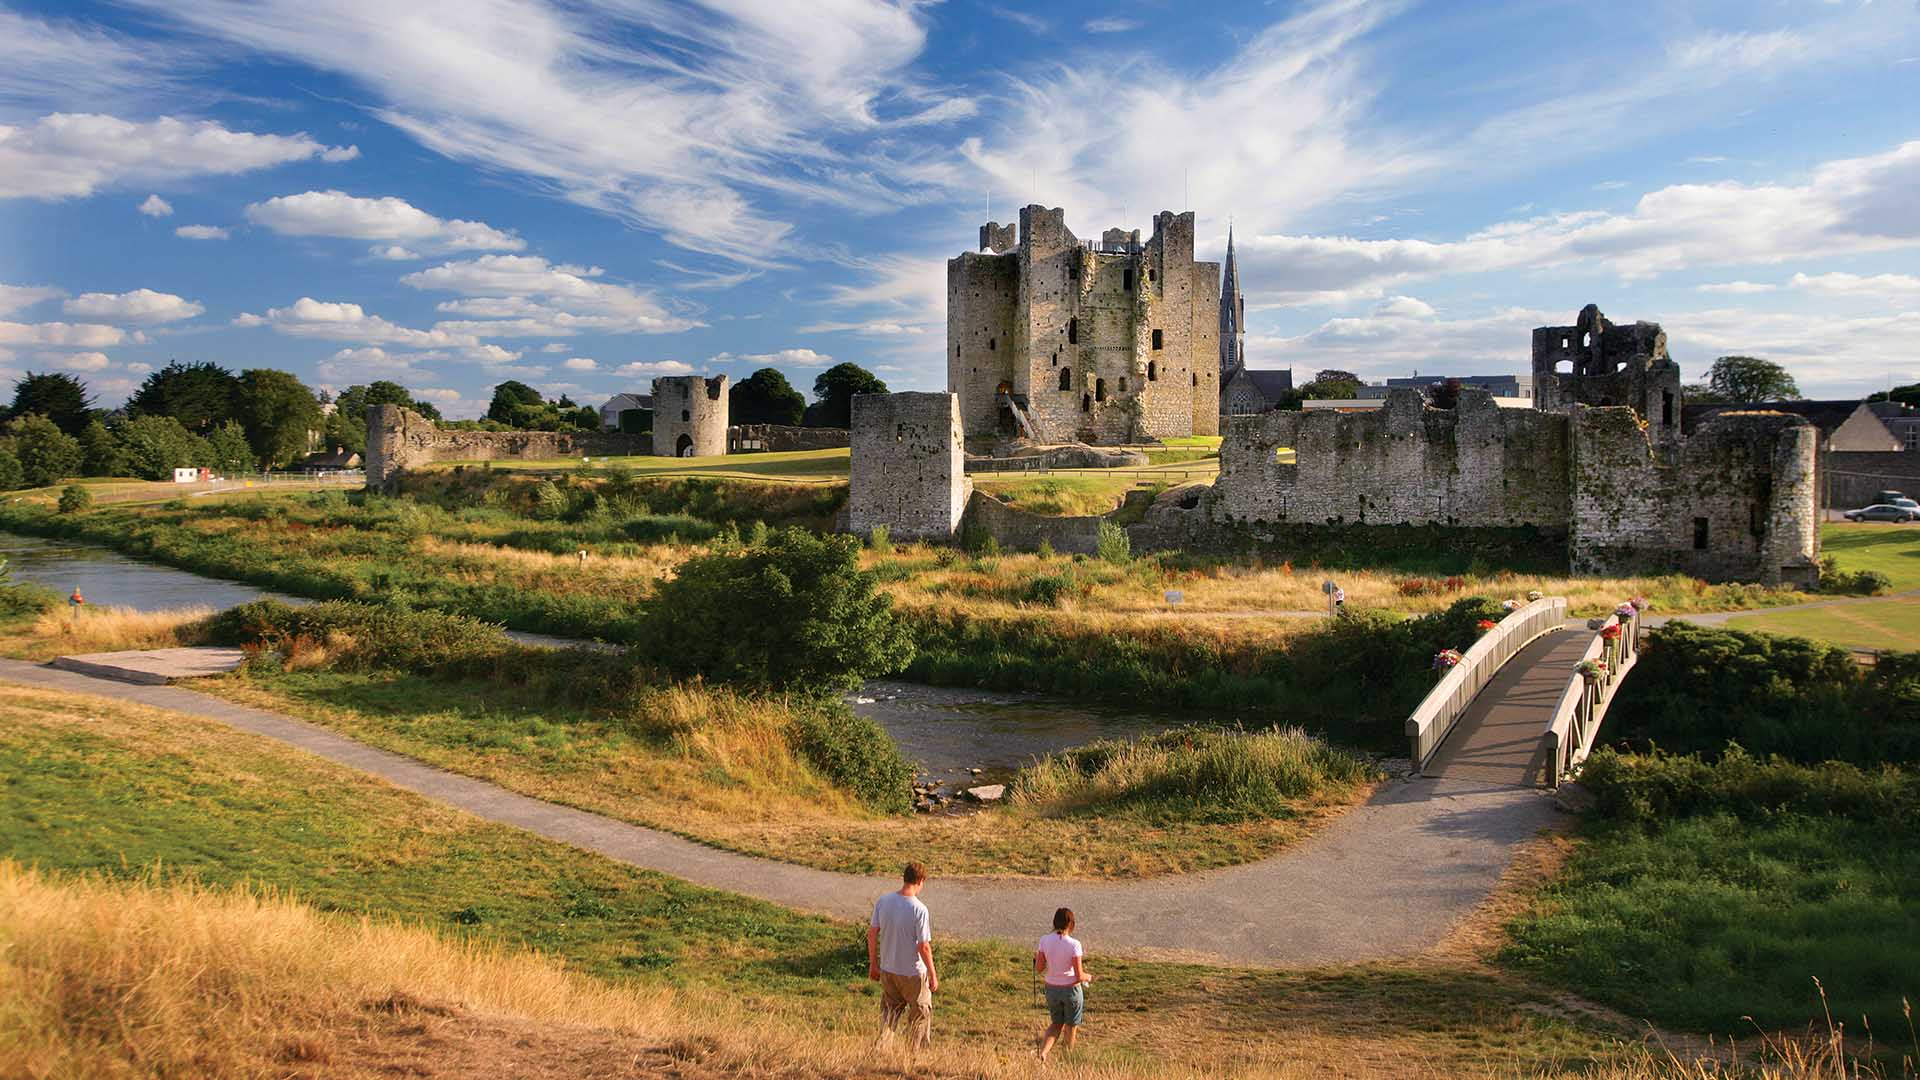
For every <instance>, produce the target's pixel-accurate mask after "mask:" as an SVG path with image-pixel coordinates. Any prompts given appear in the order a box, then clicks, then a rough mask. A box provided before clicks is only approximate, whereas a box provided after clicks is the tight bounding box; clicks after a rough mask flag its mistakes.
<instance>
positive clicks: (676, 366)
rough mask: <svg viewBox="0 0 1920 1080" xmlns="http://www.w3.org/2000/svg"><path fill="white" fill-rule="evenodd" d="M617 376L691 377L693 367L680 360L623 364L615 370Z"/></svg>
mask: <svg viewBox="0 0 1920 1080" xmlns="http://www.w3.org/2000/svg"><path fill="white" fill-rule="evenodd" d="M613 373H614V374H615V375H626V376H629V377H632V376H638V375H656V376H657V375H691V374H693V365H692V364H688V363H683V362H681V361H679V360H646V361H635V362H633V363H631V364H621V365H620V366H619V367H617V368H614V369H613Z"/></svg>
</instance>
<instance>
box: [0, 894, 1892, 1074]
mask: <svg viewBox="0 0 1920 1080" xmlns="http://www.w3.org/2000/svg"><path fill="white" fill-rule="evenodd" d="M1387 1008H1388V1009H1389V1011H1391V1007H1390V1006H1388V1007H1387ZM1185 1011H1186V1010H1181V1009H1176V1010H1174V1015H1161V1016H1159V1017H1155V1018H1153V1019H1155V1020H1156V1021H1157V1022H1159V1023H1160V1024H1161V1025H1163V1026H1167V1025H1169V1024H1170V1023H1178V1024H1179V1025H1180V1026H1182V1027H1184V1026H1185V1025H1186V1024H1187V1023H1188V1022H1191V1021H1192V1020H1196V1019H1197V1020H1199V1021H1200V1022H1201V1023H1202V1024H1203V1025H1204V1024H1205V1023H1206V1017H1209V1016H1211V1017H1212V1018H1213V1024H1214V1025H1215V1027H1214V1032H1213V1036H1214V1037H1213V1038H1212V1039H1207V1038H1206V1037H1205V1035H1204V1032H1200V1033H1192V1034H1197V1035H1199V1036H1200V1039H1199V1040H1198V1041H1197V1043H1196V1044H1195V1046H1194V1047H1193V1049H1198V1050H1200V1051H1201V1052H1200V1053H1198V1054H1194V1055H1192V1056H1187V1055H1179V1056H1166V1057H1152V1058H1150V1059H1147V1060H1139V1061H1137V1062H1133V1063H1125V1062H1120V1063H1116V1062H1114V1061H1113V1060H1112V1059H1111V1058H1110V1057H1109V1058H1107V1060H1105V1061H1102V1062H1100V1063H1099V1064H1097V1065H1093V1066H1091V1067H1088V1066H1086V1065H1082V1064H1080V1063H1075V1062H1073V1061H1071V1060H1065V1061H1059V1062H1056V1064H1055V1065H1054V1066H1053V1067H1052V1068H1051V1069H1050V1070H1049V1071H1050V1072H1057V1073H1059V1074H1060V1075H1065V1076H1085V1077H1099V1078H1110V1080H1127V1078H1136V1077H1137V1078H1152V1080H1162V1078H1164V1077H1168V1076H1276V1077H1282V1076H1297V1077H1306V1076H1350V1077H1395V1078H1400V1077H1410V1076H1413V1077H1425V1076H1472V1075H1534V1076H1557V1075H1580V1076H1585V1077H1598V1078H1603V1080H1682V1078H1690V1080H1720V1078H1725V1077H1731V1076H1735V1075H1739V1076H1745V1077H1750V1078H1753V1080H1789V1078H1791V1080H1815V1078H1819V1077H1834V1078H1836V1080H1839V1078H1843V1077H1857V1076H1870V1075H1877V1074H1876V1073H1873V1072H1872V1071H1870V1070H1862V1071H1854V1068H1856V1067H1858V1066H1859V1064H1860V1063H1857V1062H1853V1061H1851V1060H1850V1059H1849V1057H1848V1055H1847V1053H1846V1052H1845V1050H1844V1048H1843V1047H1841V1046H1839V1045H1838V1040H1833V1041H1829V1042H1825V1043H1821V1042H1818V1041H1816V1042H1814V1043H1813V1044H1811V1045H1807V1044H1799V1043H1792V1042H1774V1043H1772V1044H1771V1045H1769V1046H1766V1047H1763V1048H1762V1053H1761V1055H1760V1059H1759V1060H1756V1061H1749V1062H1738V1061H1737V1060H1725V1061H1723V1060H1720V1059H1717V1058H1711V1057H1709V1058H1699V1059H1694V1058H1686V1057H1682V1056H1680V1055H1678V1054H1676V1053H1673V1052H1668V1051H1655V1050H1648V1049H1645V1048H1640V1047H1631V1046H1621V1047H1618V1048H1617V1050H1616V1052H1615V1053H1614V1054H1612V1055H1610V1059H1608V1060H1602V1061H1599V1062H1597V1063H1592V1064H1583V1065H1582V1066H1580V1067H1577V1068H1575V1069H1572V1070H1569V1071H1567V1072H1562V1071H1561V1070H1560V1069H1558V1068H1556V1067H1555V1066H1554V1064H1553V1063H1551V1062H1535V1063H1532V1064H1531V1066H1529V1065H1528V1064H1527V1063H1523V1062H1519V1061H1514V1062H1501V1063H1496V1064H1492V1065H1489V1064H1487V1063H1482V1064H1480V1065H1478V1066H1473V1065H1468V1064H1466V1063H1464V1062H1462V1061H1458V1060H1452V1061H1448V1060H1434V1059H1432V1058H1429V1057H1427V1055H1426V1054H1424V1053H1423V1052H1422V1050H1421V1049H1420V1048H1419V1046H1418V1037H1417V1036H1416V1035H1414V1033H1412V1032H1404V1033H1401V1034H1404V1036H1406V1037H1405V1038H1404V1039H1403V1038H1397V1037H1395V1034H1396V1033H1394V1032H1391V1031H1387V1032H1380V1033H1378V1034H1377V1035H1375V1036H1374V1037H1372V1038H1364V1037H1363V1038H1355V1037H1354V1035H1353V1034H1352V1031H1353V1030H1354V1029H1356V1028H1357V1029H1360V1030H1363V1031H1364V1030H1366V1029H1367V1028H1369V1027H1370V1026H1371V1025H1369V1024H1368V1023H1367V1022H1366V1018H1364V1017H1353V1018H1350V1022H1349V1023H1348V1024H1345V1025H1342V1024H1340V1023H1339V1022H1338V1020H1337V1019H1336V1018H1333V1017H1328V1018H1326V1019H1327V1021H1328V1022H1329V1026H1330V1027H1331V1028H1332V1029H1333V1030H1328V1031H1324V1032H1323V1031H1314V1030H1311V1029H1308V1030H1295V1031H1294V1032H1292V1033H1291V1034H1292V1037H1291V1038H1289V1039H1287V1040H1285V1041H1275V1040H1272V1039H1269V1038H1266V1037H1265V1036H1264V1033H1262V1032H1258V1031H1250V1030H1229V1029H1228V1028H1226V1027H1224V1026H1222V1025H1221V1021H1223V1020H1226V1019H1227V1018H1226V1017H1224V1016H1222V1015H1221V1014H1220V1013H1219V1012H1218V1011H1217V1010H1202V1011H1201V1012H1200V1013H1199V1014H1197V1015H1196V1016H1193V1017H1187V1016H1181V1015H1178V1014H1180V1013H1184V1012H1185ZM935 1015H936V1018H937V1017H938V1016H939V1015H940V1013H939V1011H938V1008H937V1006H936V1014H935ZM1495 1019H1496V1018H1492V1017H1489V1018H1488V1020H1489V1021H1490V1022H1493V1021H1495ZM1356 1022H1357V1023H1356ZM1496 1026H1497V1025H1496ZM1342 1028H1345V1029H1346V1030H1341V1029H1342ZM1011 1034H1012V1033H1010V1035H1011ZM1099 1035H1100V1033H1099V1032H1098V1030H1097V1029H1096V1030H1094V1031H1092V1032H1090V1036H1089V1039H1088V1041H1089V1042H1090V1043H1092V1042H1094V1041H1095V1040H1097V1039H1098V1038H1099ZM1736 1070H1738V1071H1736ZM1033 1072H1034V1064H1033V1062H1032V1061H1031V1060H1030V1059H1029V1058H1027V1057H1026V1056H1025V1054H1024V1053H1023V1052H1022V1050H1021V1049H1020V1040H1019V1038H1018V1037H1017V1036H1015V1037H1010V1038H1008V1039H1006V1040H1005V1041H1004V1042H1002V1043H1001V1044H1000V1045H981V1044H978V1043H968V1042H967V1041H965V1040H938V1039H937V1040H936V1043H935V1045H934V1048H933V1049H932V1050H931V1051H930V1052H928V1053H926V1054H923V1055H921V1056H920V1057H919V1058H917V1059H915V1060H913V1061H912V1062H911V1065H910V1066H909V1064H908V1062H907V1060H906V1059H904V1058H903V1057H902V1056H901V1054H900V1053H899V1052H898V1051H897V1050H875V1049H874V1048H873V1047H872V1045H871V1044H870V1041H869V1039H868V1038H865V1037H856V1036H850V1035H845V1034H841V1035H835V1034H829V1033H826V1032H824V1031H822V1030H821V1029H820V1028H818V1027H817V1026H810V1025H809V1024H808V1023H807V1021H806V1018H805V1017H804V1016H803V1015H769V1014H768V1013H766V1012H765V1011H755V1012H752V1013H749V1012H748V1011H747V1010H745V1009H743V1008H741V1007H740V1006H738V1005H735V1004H733V1003H730V1002H727V1001H725V1000H722V999H716V998H713V997H709V996H706V995H697V994H687V995H675V994H674V993H673V992H671V991H667V990H643V989H639V988H636V987H629V986H612V985H609V984H606V983H602V982H598V981H595V980H592V979H588V978H585V977H582V976H579V975H575V974H572V973H569V972H568V971H566V970H565V969H564V968H563V967H562V965H560V964H558V963H555V962H553V961H551V960H548V959H546V958H544V957H541V956H539V955H537V954H531V953H524V952H508V951H504V950H501V949H498V948H491V947H486V946H476V945H471V944H456V943H453V942H449V941H446V940H443V939H441V938H439V937H436V936H435V935H433V934H431V933H428V932H426V931H424V930H419V929H413V928H409V927H404V926H396V925H391V924H387V923H383V922H377V921H370V920H361V921H349V920H342V919H334V918H329V917H326V916H323V915H320V914H318V913H316V912H314V911H313V910H312V909H310V908H308V907H306V906H304V905H301V904H298V903H294V902H292V901H290V900H287V899H284V898H282V897H278V896H275V895H272V894H270V893H265V892H259V891H255V892H244V891H243V892H219V891H213V890H208V889H204V888H200V887H197V886H194V885H190V884H170V885H155V884H143V885H108V884H103V883H101V882H98V881H95V880H91V879H85V878H78V879H76V878H61V879H50V878H48V877H45V876H42V875H40V874H38V873H36V872H34V871H32V870H28V869H23V868H22V867H20V866H19V865H18V864H16V863H13V862H11V861H0V1078H5V1080H28V1078H32V1080H55V1078H59V1080H68V1078H72V1080H80V1078H87V1080H94V1078H121V1077H129V1078H130V1077H174V1076H178V1077H196V1078H204V1080H229V1078H232V1080H239V1078H243V1077H244V1078H254V1077H268V1076H271V1077H285V1078H292V1077H308V1078H316V1080H317V1078H320V1077H373V1076H391V1075H414V1076H441V1077H469V1076H472V1077H478V1076H487V1077H529V1078H540V1080H559V1078H561V1077H569V1078H572V1077H602V1076H605V1077H612V1076H624V1077H634V1076H648V1075H656V1076H675V1077H682V1078H689V1080H701V1078H709V1077H731V1076H759V1077H769V1076H776V1077H788V1076H819V1077H879V1076H902V1075H919V1076H934V1077H958V1076H968V1077H980V1078H982V1080H999V1078H1002V1077H1014V1076H1020V1077H1025V1076H1031V1075H1033Z"/></svg>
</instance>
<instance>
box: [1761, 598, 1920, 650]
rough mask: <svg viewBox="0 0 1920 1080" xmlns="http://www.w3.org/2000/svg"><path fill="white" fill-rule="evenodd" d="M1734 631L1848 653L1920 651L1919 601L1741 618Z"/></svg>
mask: <svg viewBox="0 0 1920 1080" xmlns="http://www.w3.org/2000/svg"><path fill="white" fill-rule="evenodd" d="M1727 625H1728V626H1729V627H1731V628H1733V629H1736V630H1752V631H1757V632H1765V633H1769V634H1791V635H1793V636H1795V637H1808V638H1815V639H1818V640H1820V641H1831V642H1833V643H1834V644H1835V645H1841V646H1844V647H1846V648H1849V649H1888V650H1896V651H1900V652H1912V651H1916V650H1920V597H1912V596H1895V597H1887V598H1885V599H1881V600H1863V601H1860V602H1859V603H1849V604H1835V605H1834V606H1832V607H1823V608H1808V609H1806V610H1803V611H1775V612H1769V613H1765V614H1760V615H1741V616H1739V617H1737V618H1734V619H1730V620H1728V622H1727Z"/></svg>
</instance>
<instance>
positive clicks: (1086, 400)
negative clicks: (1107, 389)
mask: <svg viewBox="0 0 1920 1080" xmlns="http://www.w3.org/2000/svg"><path fill="white" fill-rule="evenodd" d="M1080 411H1081V412H1092V411H1093V398H1091V397H1089V396H1087V395H1086V394H1081V395H1080Z"/></svg>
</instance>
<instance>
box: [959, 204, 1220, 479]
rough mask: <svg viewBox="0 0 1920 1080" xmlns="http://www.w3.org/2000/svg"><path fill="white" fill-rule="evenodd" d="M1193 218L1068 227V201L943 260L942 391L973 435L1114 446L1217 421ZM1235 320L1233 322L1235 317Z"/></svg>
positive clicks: (1206, 271)
mask: <svg viewBox="0 0 1920 1080" xmlns="http://www.w3.org/2000/svg"><path fill="white" fill-rule="evenodd" d="M1193 236H1194V216H1193V214H1192V213H1191V212H1188V213H1181V214H1176V213H1174V212H1172V211H1170V210H1167V211H1162V212H1160V213H1159V214H1156V215H1155V216H1154V219H1153V235H1152V237H1151V238H1149V239H1148V240H1147V241H1146V242H1144V243H1142V242H1141V239H1140V232H1139V231H1138V230H1133V231H1126V230H1122V229H1108V230H1107V231H1106V232H1105V233H1103V234H1102V236H1101V239H1100V241H1099V243H1098V244H1095V243H1094V242H1092V241H1084V240H1081V239H1079V238H1078V237H1076V236H1074V234H1073V233H1072V231H1070V230H1069V229H1068V228H1067V225H1066V211H1064V210H1061V209H1057V208H1056V209H1048V208H1046V207H1043V206H1028V207H1025V208H1023V209H1022V210H1021V211H1020V222H1019V226H1018V228H1017V229H1016V228H1015V227H1014V226H1011V225H1001V224H999V223H998V222H988V223H987V224H986V225H985V226H983V227H982V228H981V230H980V247H981V249H982V250H981V251H980V252H967V253H966V254H963V255H961V256H959V257H958V258H955V259H950V260H948V262H947V389H948V390H950V391H951V392H953V393H954V394H956V395H958V396H959V399H960V414H961V424H962V426H963V428H964V430H965V432H966V434H967V435H968V436H970V437H993V436H1007V437H1012V436H1025V437H1027V438H1031V439H1034V440H1035V441H1039V442H1052V443H1058V442H1087V443H1095V444H1102V443H1104V444H1115V443H1128V442H1144V441H1148V440H1151V439H1158V438H1165V437H1171V436H1179V435H1192V434H1203V435H1211V434H1215V433H1217V432H1218V431H1219V408H1220V405H1219V401H1220V364H1221V349H1220V333H1221V330H1222V328H1223V326H1224V322H1223V320H1222V318H1221V314H1220V301H1219V299H1218V295H1217V292H1216V286H1217V283H1218V282H1219V280H1220V277H1219V274H1220V268H1219V264H1217V263H1210V262H1195V261H1194V259H1193V243H1194V241H1193ZM1236 325H1237V318H1236Z"/></svg>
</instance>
